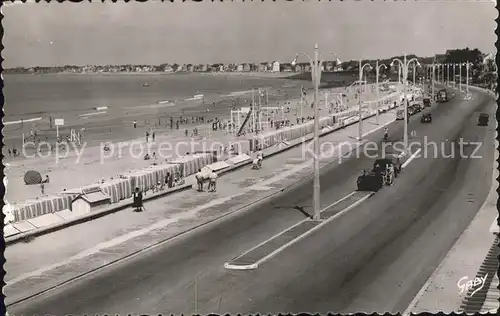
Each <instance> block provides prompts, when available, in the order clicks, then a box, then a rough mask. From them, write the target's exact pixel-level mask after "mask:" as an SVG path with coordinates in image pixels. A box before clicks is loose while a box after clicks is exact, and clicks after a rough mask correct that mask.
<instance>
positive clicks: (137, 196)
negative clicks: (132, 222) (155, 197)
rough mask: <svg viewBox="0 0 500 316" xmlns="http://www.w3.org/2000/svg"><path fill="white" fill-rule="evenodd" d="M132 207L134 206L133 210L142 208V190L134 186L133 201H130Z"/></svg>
mask: <svg viewBox="0 0 500 316" xmlns="http://www.w3.org/2000/svg"><path fill="white" fill-rule="evenodd" d="M132 207H133V208H134V212H142V211H143V208H144V206H143V202H142V192H141V191H140V190H139V188H138V187H136V188H135V192H134V203H132Z"/></svg>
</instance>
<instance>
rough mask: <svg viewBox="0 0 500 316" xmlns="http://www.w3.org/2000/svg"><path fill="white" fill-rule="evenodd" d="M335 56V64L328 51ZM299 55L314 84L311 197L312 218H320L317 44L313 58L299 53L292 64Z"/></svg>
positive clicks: (318, 61)
mask: <svg viewBox="0 0 500 316" xmlns="http://www.w3.org/2000/svg"><path fill="white" fill-rule="evenodd" d="M328 54H331V55H333V56H334V57H336V59H337V65H338V64H340V63H341V62H340V59H339V58H338V57H337V55H336V54H334V53H328ZM300 55H303V56H306V57H307V58H308V59H309V63H310V64H311V79H312V81H313V84H314V157H313V158H314V185H313V190H314V192H313V199H314V203H313V204H314V205H313V207H314V214H313V219H314V220H320V219H321V209H320V207H321V205H320V182H319V159H320V157H319V156H320V152H319V97H318V94H319V83H320V80H321V65H322V64H323V61H321V60H319V49H318V44H315V45H314V60H313V59H312V58H311V57H309V55H307V54H306V53H299V54H297V55H296V56H295V59H294V60H293V61H292V66H293V65H295V63H296V62H297V59H298V58H299V56H300Z"/></svg>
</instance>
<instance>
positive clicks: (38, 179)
mask: <svg viewBox="0 0 500 316" xmlns="http://www.w3.org/2000/svg"><path fill="white" fill-rule="evenodd" d="M24 183H25V184H26V185H33V184H40V183H42V175H41V174H40V172H38V171H35V170H30V171H27V172H26V173H25V174H24Z"/></svg>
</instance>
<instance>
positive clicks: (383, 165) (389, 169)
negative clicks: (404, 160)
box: [357, 154, 402, 192]
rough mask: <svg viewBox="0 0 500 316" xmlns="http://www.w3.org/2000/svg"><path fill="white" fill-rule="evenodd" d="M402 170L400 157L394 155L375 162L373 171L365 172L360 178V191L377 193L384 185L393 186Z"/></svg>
mask: <svg viewBox="0 0 500 316" xmlns="http://www.w3.org/2000/svg"><path fill="white" fill-rule="evenodd" d="M401 168H402V167H401V163H400V160H399V157H398V156H397V155H394V154H390V155H385V157H384V158H382V159H377V160H375V162H374V163H373V169H372V170H370V171H367V170H363V174H362V175H360V176H359V177H358V179H357V187H358V191H373V192H377V191H378V190H380V189H381V188H382V187H383V186H384V184H386V185H391V184H392V183H393V181H394V178H396V177H397V174H399V173H400V172H401Z"/></svg>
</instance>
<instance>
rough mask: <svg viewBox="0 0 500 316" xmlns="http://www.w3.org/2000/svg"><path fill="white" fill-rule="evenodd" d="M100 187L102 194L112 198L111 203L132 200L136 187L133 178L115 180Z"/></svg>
mask: <svg viewBox="0 0 500 316" xmlns="http://www.w3.org/2000/svg"><path fill="white" fill-rule="evenodd" d="M99 186H100V188H101V190H102V192H104V193H105V194H107V195H108V196H109V197H110V199H111V203H116V202H119V201H121V200H124V199H128V198H131V197H132V193H133V191H134V185H133V181H132V179H131V178H123V179H122V178H120V179H113V180H110V181H106V182H104V183H102V184H100V185H99Z"/></svg>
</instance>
